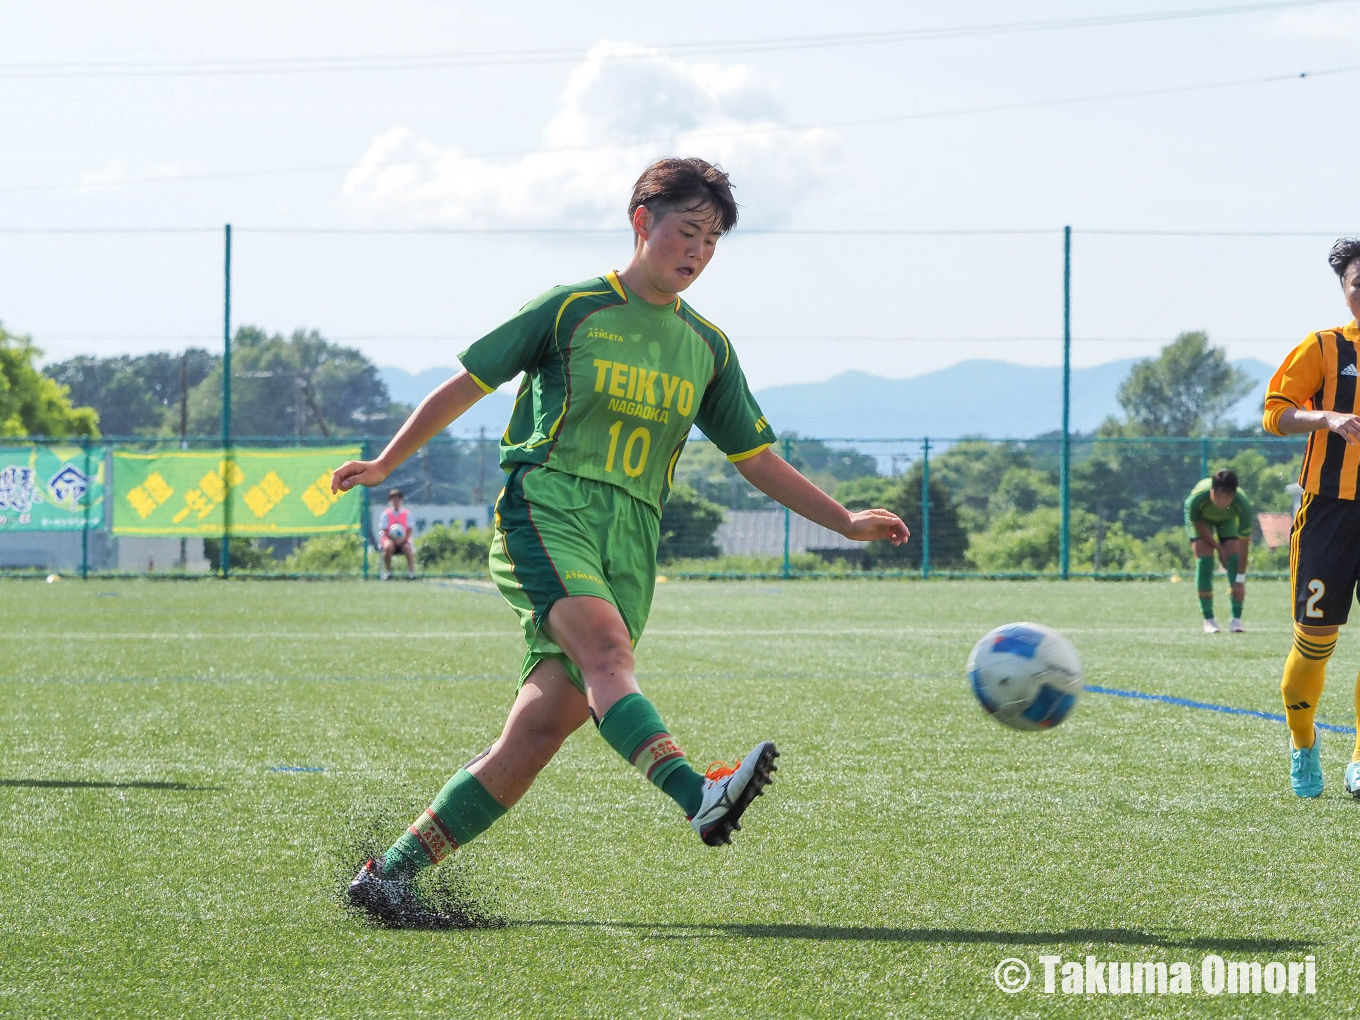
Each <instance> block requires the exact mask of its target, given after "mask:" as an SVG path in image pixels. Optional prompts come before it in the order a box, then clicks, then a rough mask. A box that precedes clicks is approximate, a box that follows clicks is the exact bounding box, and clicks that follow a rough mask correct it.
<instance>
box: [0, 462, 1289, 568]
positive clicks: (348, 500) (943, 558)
mask: <svg viewBox="0 0 1360 1020" xmlns="http://www.w3.org/2000/svg"><path fill="white" fill-rule="evenodd" d="M377 447H378V444H377V443H376V442H375V441H371V440H368V439H345V438H316V439H312V440H298V439H293V438H290V439H287V440H281V439H278V438H273V439H269V438H261V439H258V440H252V439H249V438H242V439H240V440H238V441H237V445H236V446H234V447H233V448H232V449H231V450H229V451H227V450H224V449H223V448H222V447H221V446H220V444H218V443H216V442H214V441H213V440H211V439H206V438H200V439H187V440H181V439H178V438H174V439H164V438H145V437H142V438H126V439H104V440H94V441H90V442H85V443H81V442H78V441H77V442H75V443H72V442H69V441H65V442H58V441H50V440H28V439H22V440H15V439H7V440H4V441H2V442H0V573H4V574H6V575H20V576H24V575H27V576H47V575H49V574H74V575H80V576H110V575H134V576H175V577H214V576H243V575H244V576H255V577H342V576H349V577H369V576H378V575H379V574H380V573H381V571H382V565H381V564H380V546H379V541H380V539H379V536H378V531H377V517H378V514H379V513H380V512H381V510H382V509H383V507H384V506H385V505H386V497H387V491H388V489H389V488H396V489H400V490H401V492H402V493H403V496H404V499H405V506H406V508H407V509H408V510H409V512H410V519H411V522H412V525H413V530H414V544H415V549H416V558H417V568H418V574H420V575H423V576H447V577H477V576H483V575H484V574H485V558H486V550H487V547H488V544H489V542H490V536H491V527H492V517H493V510H492V507H493V504H494V502H495V499H496V496H497V494H498V493H499V491H500V487H501V484H502V482H503V479H504V475H503V474H502V472H501V470H500V467H499V463H498V461H499V448H498V444H497V441H496V440H495V439H489V438H471V439H455V438H452V437H440V438H439V439H436V440H434V441H432V442H431V443H429V444H428V445H427V446H426V447H425V448H424V449H422V450H421V451H420V452H419V453H418V454H417V456H415V457H413V458H411V459H410V460H409V461H407V462H406V463H405V464H403V465H402V466H401V467H400V468H399V469H398V470H397V471H396V472H394V473H393V475H392V477H391V478H390V479H389V480H388V482H387V483H386V484H385V485H384V486H382V487H381V489H380V490H378V491H375V492H369V491H367V490H360V491H359V492H356V493H352V494H350V495H349V496H346V497H342V498H339V499H337V498H335V497H331V496H330V495H329V491H328V486H327V485H326V484H325V482H326V479H327V478H328V477H329V475H328V473H329V470H330V469H331V468H333V467H335V466H337V465H338V464H339V463H340V461H341V460H343V459H346V458H348V457H368V456H372V455H374V454H376V452H377ZM779 451H780V453H781V454H782V455H783V456H784V457H785V458H786V459H787V460H789V461H790V462H791V463H793V464H794V465H795V466H797V467H798V468H799V469H800V470H801V471H802V472H803V473H804V474H806V475H807V476H808V477H809V478H811V479H812V480H813V481H814V482H816V483H817V484H818V485H819V486H821V487H822V488H823V489H824V490H826V491H827V492H830V493H832V494H833V495H834V496H835V497H836V498H837V499H839V500H840V501H841V502H842V503H844V504H845V505H846V506H848V507H850V508H851V509H865V508H869V507H877V506H881V507H886V508H888V509H890V510H892V511H894V512H896V513H898V514H899V515H901V516H902V518H903V519H904V520H905V521H906V522H907V524H908V526H909V527H910V528H911V532H912V538H911V541H910V542H909V543H907V544H906V545H904V546H900V547H892V546H890V545H888V544H887V543H884V542H871V543H868V544H863V543H858V542H852V541H850V540H848V539H846V538H845V537H843V536H842V535H840V534H837V533H836V532H834V531H830V530H828V529H826V528H823V527H820V526H818V525H816V524H813V523H812V522H810V521H806V520H804V519H802V518H801V517H799V516H797V515H796V514H792V513H790V512H789V511H787V510H785V509H784V508H783V507H781V506H779V505H778V504H776V503H774V502H773V501H772V500H770V499H769V498H768V497H766V496H764V495H763V494H762V493H760V492H758V491H756V490H755V489H754V488H752V487H751V486H750V485H749V484H748V483H747V482H746V481H745V479H744V478H742V477H741V475H740V473H739V472H738V471H737V469H736V467H735V466H734V465H733V464H731V463H730V462H728V460H727V459H726V458H725V457H724V456H723V455H722V454H721V453H720V452H719V451H718V450H717V449H716V448H715V447H713V446H712V445H711V444H709V443H708V442H707V441H706V440H704V439H702V438H700V437H696V438H695V439H694V440H693V441H691V443H690V444H689V446H688V447H687V448H686V451H685V453H684V454H683V456H682V457H681V459H680V462H679V465H678V466H677V469H676V473H675V487H674V489H673V491H672V493H671V496H670V498H669V500H668V502H667V504H666V508H665V512H664V513H663V515H662V527H661V535H662V538H661V545H660V549H659V558H660V562H661V570H662V572H663V573H665V574H666V575H667V576H671V577H702V578H742V577H767V578H768V577H780V578H794V577H828V576H832V577H836V576H861V577H862V576H872V577H959V576H987V577H1015V578H1038V577H1053V578H1058V577H1064V576H1066V577H1102V578H1135V577H1166V576H1171V575H1178V574H1181V573H1184V572H1185V571H1187V570H1189V569H1190V568H1191V566H1192V564H1191V559H1190V551H1189V542H1188V540H1187V537H1186V534H1185V527H1184V522H1183V503H1184V500H1185V497H1186V496H1187V495H1188V493H1189V492H1190V489H1191V488H1192V487H1193V486H1194V484H1195V483H1196V482H1197V481H1199V480H1200V479H1201V478H1204V477H1206V476H1208V475H1210V474H1212V473H1213V472H1215V471H1217V470H1219V469H1221V468H1231V469H1233V470H1234V471H1235V472H1236V473H1237V475H1238V478H1239V480H1240V484H1241V488H1242V491H1243V492H1244V493H1246V495H1247V496H1248V498H1249V499H1250V500H1251V502H1252V504H1253V506H1254V507H1255V508H1256V510H1257V512H1258V517H1257V523H1256V526H1255V532H1254V541H1253V543H1252V547H1251V554H1250V569H1251V572H1252V573H1253V574H1256V575H1261V574H1279V575H1283V574H1284V573H1285V572H1287V569H1288V536H1289V525H1290V519H1291V516H1290V515H1291V514H1292V511H1293V508H1294V506H1295V504H1296V500H1297V491H1298V490H1297V486H1296V485H1295V484H1294V482H1295V479H1296V478H1297V476H1298V469H1299V463H1300V460H1301V457H1302V451H1303V443H1302V441H1301V440H1300V439H1277V438H1272V437H1234V438H1224V437H1194V438H1148V439H1129V438H1122V437H1121V438H1092V437H1080V438H1073V439H1071V440H1070V445H1069V450H1068V470H1067V473H1066V478H1064V472H1063V450H1062V441H1061V439H1060V438H1058V437H1042V438H1038V439H1023V440H990V439H934V438H920V439H915V438H904V439H870V440H865V439H811V438H800V437H796V436H788V437H786V438H784V439H782V440H781V441H780V444H779ZM1064 564H1065V565H1066V570H1064ZM398 566H399V568H402V569H401V572H402V573H404V564H398Z"/></svg>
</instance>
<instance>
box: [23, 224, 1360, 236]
mask: <svg viewBox="0 0 1360 1020" xmlns="http://www.w3.org/2000/svg"><path fill="white" fill-rule="evenodd" d="M1357 232H1360V228H1357V229H1339V230H1118V229H1105V228H1100V227H1090V228H1087V227H1074V228H1073V229H1072V234H1073V235H1074V236H1077V235H1094V236H1108V237H1243V238H1249V237H1260V238H1272V237H1341V236H1348V235H1350V234H1354V233H1357ZM221 233H222V228H221V227H220V226H217V227H0V234H32V235H43V234H47V235H54V236H62V235H71V236H82V235H94V236H100V235H109V236H118V235H123V234H199V235H205V234H211V235H215V236H217V235H221ZM232 233H233V234H258V235H273V236H284V237H288V236H295V237H330V236H346V235H352V236H357V237H408V236H428V237H440V236H446V237H461V236H475V237H480V236H500V235H506V236H512V237H513V236H519V235H542V234H546V235H564V236H573V235H580V234H600V235H606V236H624V235H627V234H630V233H632V231H630V230H628V229H627V228H619V227H238V226H233V227H232ZM1061 233H1062V228H1061V227H1017V228H1010V227H981V228H976V229H974V228H965V229H950V230H924V229H923V230H917V229H911V228H903V229H900V230H896V229H892V228H866V229H859V228H855V227H840V228H835V229H832V228H826V229H820V228H803V227H789V228H779V227H769V228H765V227H749V228H748V227H738V228H737V230H736V231H734V232H733V234H732V237H733V238H740V237H1003V236H1021V237H1023V236H1028V237H1040V236H1052V235H1056V234H1061Z"/></svg>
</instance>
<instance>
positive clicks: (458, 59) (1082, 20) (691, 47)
mask: <svg viewBox="0 0 1360 1020" xmlns="http://www.w3.org/2000/svg"><path fill="white" fill-rule="evenodd" d="M1349 2H1351V0H1276V2H1271V3H1258V4H1235V5H1231V6H1225V7H1201V8H1189V9H1180V10H1171V11H1154V12H1140V13H1127V14H1110V15H1088V16H1084V17H1073V18H1055V19H1046V20H1034V21H1010V22H999V23H993V24H986V23H982V24H967V25H950V26H942V27H937V28H910V29H889V30H880V31H865V32H838V33H823V34H817V35H805V36H775V37H767V38H748V39H729V40H708V41H703V42H687V43H659V44H654V45H649V46H648V47H647V48H646V51H645V52H639V53H637V54H635V55H629V54H616V55H615V57H616V58H618V59H628V58H629V57H630V56H636V57H648V56H651V55H653V54H655V53H661V54H665V55H670V56H700V57H712V56H715V55H717V56H720V55H728V54H737V53H769V52H777V51H786V50H799V49H802V50H818V49H832V48H843V47H847V46H864V45H883V44H890V43H902V42H927V41H938V40H944V39H967V38H977V37H984V36H997V35H1014V34H1019V33H1029V32H1048V31H1059V30H1068V29H1081V28H1107V27H1113V26H1119V25H1134V24H1151V23H1156V22H1168V21H1183V20H1187V19H1195V18H1212V17H1224V16H1229V15H1239V14H1258V13H1264V12H1269V11H1279V10H1296V9H1300V8H1309V7H1320V6H1327V5H1331V4H1338V3H1349ZM583 55H584V54H583V51H582V50H581V48H579V47H551V48H540V49H524V48H521V49H506V50H451V51H434V52H424V53H393V54H358V55H355V54H350V55H339V56H331V57H251V58H237V59H231V58H224V59H217V60H213V59H200V60H160V61H157V60H146V61H87V62H56V63H29V64H23V63H9V64H8V65H7V66H6V68H5V69H4V70H0V79H18V78H49V79H50V78H112V77H210V76H222V75H270V74H273V75H277V74H315V73H336V72H350V71H363V72H368V71H411V70H437V69H441V68H448V67H487V66H501V65H513V66H515V67H523V66H525V65H526V64H562V63H573V62H576V61H579V60H580V59H581V58H582V56H583Z"/></svg>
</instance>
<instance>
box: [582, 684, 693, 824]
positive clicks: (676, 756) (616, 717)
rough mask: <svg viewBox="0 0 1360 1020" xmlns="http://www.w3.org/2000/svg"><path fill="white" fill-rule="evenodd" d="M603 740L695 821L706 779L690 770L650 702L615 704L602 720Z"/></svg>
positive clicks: (632, 698) (638, 698) (633, 697)
mask: <svg viewBox="0 0 1360 1020" xmlns="http://www.w3.org/2000/svg"><path fill="white" fill-rule="evenodd" d="M600 736H602V737H604V739H605V741H606V742H607V743H608V744H609V746H610V747H612V748H613V749H614V750H616V751H618V752H619V754H621V755H623V756H624V757H625V758H627V759H628V761H629V762H631V763H632V764H633V765H635V766H637V768H638V771H640V772H641V773H642V774H643V775H644V776H646V777H647V778H648V779H649V780H650V781H651V782H652V783H653V784H654V785H655V786H657V787H658V788H659V789H660V790H661V792H662V793H664V794H665V795H666V796H668V797H670V798H671V799H672V800H673V801H675V802H676V803H677V804H679V805H680V810H681V811H683V812H685V816H686V817H688V818H693V817H694V815H695V813H696V812H697V811H698V810H699V804H700V803H701V802H702V801H703V788H704V777H703V776H701V775H699V773H697V772H695V771H694V769H692V768H690V764H689V762H688V761H686V760H685V752H684V751H682V750H680V745H679V744H677V743H676V742H675V738H674V737H672V736H671V735H670V733H668V732H667V731H666V724H665V723H663V722H662V721H661V716H660V715H659V714H657V711H656V709H655V708H654V707H653V706H652V703H651V702H650V701H648V700H647V699H646V698H644V697H643V696H642V695H641V694H628V695H625V696H624V697H622V698H620V699H619V700H618V701H616V702H614V705H613V707H611V708H610V709H609V711H608V712H606V713H605V714H604V718H603V719H601V720H600Z"/></svg>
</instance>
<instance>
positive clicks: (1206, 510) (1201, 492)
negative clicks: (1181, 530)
mask: <svg viewBox="0 0 1360 1020" xmlns="http://www.w3.org/2000/svg"><path fill="white" fill-rule="evenodd" d="M1212 485H1213V479H1212V478H1205V479H1204V480H1203V481H1201V482H1199V483H1197V484H1196V485H1195V487H1194V488H1193V489H1191V490H1190V495H1188V496H1186V497H1185V526H1186V527H1187V528H1193V527H1194V526H1195V522H1196V521H1205V522H1207V523H1209V524H1213V525H1219V524H1227V523H1230V522H1234V521H1235V522H1236V523H1237V532H1238V534H1241V535H1246V536H1248V537H1250V536H1251V530H1252V526H1253V525H1254V524H1255V523H1256V516H1255V514H1254V513H1253V512H1252V509H1251V501H1250V500H1248V499H1247V497H1246V494H1245V493H1244V492H1243V491H1242V490H1241V489H1238V490H1237V492H1236V493H1235V494H1234V495H1233V500H1232V502H1231V503H1229V504H1228V505H1227V506H1226V507H1221V508H1220V507H1218V506H1216V505H1215V504H1214V501H1213V500H1212V499H1210V498H1209V491H1210V489H1211V487H1212Z"/></svg>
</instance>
